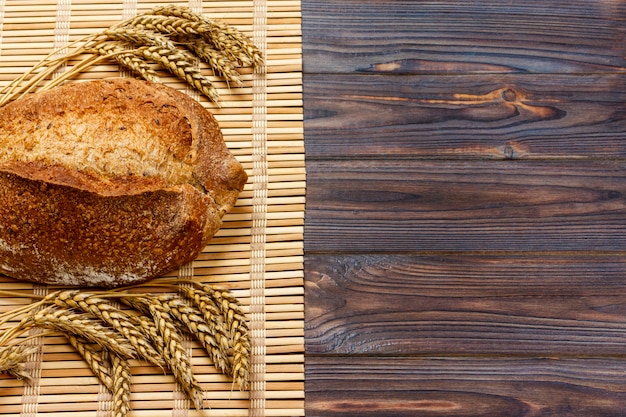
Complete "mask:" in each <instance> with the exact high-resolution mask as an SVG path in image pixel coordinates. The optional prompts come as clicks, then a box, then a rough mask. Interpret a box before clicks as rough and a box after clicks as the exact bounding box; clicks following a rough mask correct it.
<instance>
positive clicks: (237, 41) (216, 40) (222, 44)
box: [150, 4, 263, 65]
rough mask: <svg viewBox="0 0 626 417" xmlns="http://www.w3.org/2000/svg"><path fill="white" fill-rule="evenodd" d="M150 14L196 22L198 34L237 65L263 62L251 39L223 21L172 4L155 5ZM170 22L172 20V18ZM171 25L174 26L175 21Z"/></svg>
mask: <svg viewBox="0 0 626 417" xmlns="http://www.w3.org/2000/svg"><path fill="white" fill-rule="evenodd" d="M150 14H152V15H157V16H164V17H168V18H170V19H173V18H179V19H183V20H187V21H189V22H194V23H197V24H198V26H197V28H198V29H196V30H197V31H198V34H201V35H204V38H205V39H206V40H207V41H208V42H209V43H211V44H212V45H214V46H215V47H216V48H217V49H219V50H222V51H224V52H225V53H228V54H229V55H230V58H233V60H234V61H235V62H237V63H239V65H260V64H261V63H263V55H262V54H261V51H259V49H258V48H257V47H256V46H255V45H254V44H253V43H252V41H251V40H250V39H249V38H248V37H247V36H245V35H244V34H242V33H241V32H240V31H238V30H237V29H236V28H234V27H232V26H229V25H227V24H225V23H223V22H217V21H214V20H212V19H209V18H207V17H205V16H203V15H201V14H198V13H194V12H193V11H192V10H191V9H190V8H188V7H185V6H178V5H172V4H170V5H166V6H157V7H155V8H153V9H152V10H151V11H150ZM164 21H165V20H164ZM172 22H174V21H173V20H172ZM173 26H176V23H174V24H173Z"/></svg>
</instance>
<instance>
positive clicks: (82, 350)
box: [65, 333, 114, 392]
mask: <svg viewBox="0 0 626 417" xmlns="http://www.w3.org/2000/svg"><path fill="white" fill-rule="evenodd" d="M65 337H66V338H67V340H68V341H69V342H70V344H71V345H72V346H73V347H74V349H76V351H77V352H78V353H79V354H80V355H81V356H82V357H83V359H84V360H85V362H86V363H87V365H88V366H89V368H90V369H91V371H92V372H93V373H94V375H96V376H97V377H98V379H99V380H100V382H102V384H103V385H104V386H105V387H107V389H108V390H109V391H111V392H113V388H114V384H113V378H112V376H111V375H112V372H111V366H110V364H109V363H107V361H106V358H105V356H106V351H104V350H102V348H101V347H100V346H98V345H96V344H95V343H90V342H89V341H88V340H85V339H83V338H82V337H77V336H75V335H73V334H71V333H66V334H65Z"/></svg>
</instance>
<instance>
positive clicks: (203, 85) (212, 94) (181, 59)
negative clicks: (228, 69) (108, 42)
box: [135, 46, 219, 103]
mask: <svg viewBox="0 0 626 417" xmlns="http://www.w3.org/2000/svg"><path fill="white" fill-rule="evenodd" d="M135 52H136V53H137V54H139V55H141V56H143V57H145V58H147V59H152V60H153V61H155V62H158V63H159V64H161V65H162V66H163V67H165V68H166V69H167V70H168V71H170V72H171V73H172V74H174V75H175V76H177V77H178V78H180V79H181V80H183V81H185V82H187V83H188V84H190V85H191V86H193V87H195V88H196V89H198V90H199V91H201V92H202V93H204V94H205V95H206V96H207V97H209V98H210V99H211V100H213V101H215V102H216V103H217V102H219V94H218V93H217V90H216V89H215V86H214V85H213V82H212V81H211V80H210V79H209V78H208V77H205V76H204V75H202V73H201V72H200V70H199V69H198V68H196V66H195V65H194V64H193V57H192V56H190V55H189V54H188V53H184V52H183V51H179V50H175V49H174V50H172V49H169V48H163V47H160V46H142V47H140V48H137V49H135Z"/></svg>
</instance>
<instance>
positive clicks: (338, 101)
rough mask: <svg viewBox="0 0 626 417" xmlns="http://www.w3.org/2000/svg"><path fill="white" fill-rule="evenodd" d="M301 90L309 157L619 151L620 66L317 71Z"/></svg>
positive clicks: (625, 120)
mask: <svg viewBox="0 0 626 417" xmlns="http://www.w3.org/2000/svg"><path fill="white" fill-rule="evenodd" d="M304 96H305V100H306V104H307V105H306V106H305V108H304V110H305V132H306V136H305V137H306V152H307V158H308V159H309V160H314V159H340V158H370V157H376V158H434V159H441V158H456V159H468V158H493V159H519V158H565V157H567V158H624V157H626V147H625V146H623V145H624V143H623V142H624V132H626V74H620V75H615V74H611V75H588V76H582V77H581V76H572V75H542V76H537V75H484V74H483V75H474V76H468V75H463V76H461V75H458V76H449V77H442V76H371V75H370V76H364V75H356V74H351V75H332V76H329V75H328V74H322V75H310V76H307V77H306V78H305V80H304Z"/></svg>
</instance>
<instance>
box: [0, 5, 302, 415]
mask: <svg viewBox="0 0 626 417" xmlns="http://www.w3.org/2000/svg"><path fill="white" fill-rule="evenodd" d="M163 4H177V5H183V6H188V7H190V8H191V9H192V10H193V11H195V12H200V13H204V14H206V15H207V16H209V17H211V18H213V19H218V20H221V21H224V22H226V23H228V24H230V25H233V26H235V27H236V28H238V29H239V30H241V31H242V32H243V33H245V34H247V35H248V36H250V37H251V38H252V39H253V41H254V42H255V44H256V45H257V46H258V47H259V48H260V49H261V51H262V52H263V53H264V55H265V64H264V65H263V66H261V67H259V68H257V69H255V70H243V76H242V78H243V81H244V85H243V86H242V87H232V88H229V86H228V85H227V84H226V83H224V82H221V81H216V83H217V85H218V87H219V93H220V96H221V107H219V108H218V107H216V106H215V104H213V103H210V102H208V101H207V99H206V97H204V96H202V95H201V94H198V93H197V92H196V91H194V90H190V89H189V88H188V87H186V86H185V85H184V84H182V83H181V82H179V81H177V80H176V79H174V78H172V77H171V76H168V75H167V73H165V72H163V73H160V76H161V80H162V81H163V82H164V83H165V84H167V85H170V86H172V87H174V88H177V89H179V90H181V91H184V92H186V93H187V94H190V95H191V96H192V97H194V98H195V99H197V100H198V101H199V102H201V103H202V104H203V105H204V106H205V107H206V108H208V109H210V110H211V111H212V112H213V113H214V114H215V116H216V118H217V120H218V122H219V123H220V126H221V128H222V131H223V134H224V138H225V140H226V142H227V144H228V146H229V148H230V149H231V150H232V151H233V153H234V154H235V155H236V157H237V158H238V159H239V161H241V162H242V164H243V165H244V168H245V169H246V171H247V172H248V175H249V177H250V179H249V181H248V184H247V186H246V188H245V190H244V191H243V192H242V194H241V195H240V198H239V201H238V203H237V205H236V207H235V208H234V209H233V210H232V212H230V213H228V214H227V215H226V216H225V218H224V225H223V227H222V229H221V230H220V231H219V232H218V234H217V235H216V236H215V237H214V238H213V240H212V241H211V242H210V244H209V245H208V246H207V247H206V248H205V250H204V251H203V252H202V254H201V255H200V256H199V257H198V259H197V260H196V261H194V262H193V263H192V264H190V265H186V266H185V267H183V268H181V269H180V270H179V271H175V272H173V273H172V274H170V275H169V276H170V277H172V276H179V277H182V278H186V277H193V278H194V279H195V280H197V281H201V282H205V283H210V284H214V285H216V286H221V287H226V288H229V289H231V290H232V291H233V293H234V295H235V296H236V297H238V298H239V299H240V300H241V302H242V304H243V305H244V309H245V311H246V313H247V314H248V318H249V325H250V331H251V341H252V346H253V352H252V365H253V366H252V373H251V389H250V391H249V392H240V391H238V390H236V389H234V390H233V387H232V385H231V382H230V381H229V380H228V379H227V378H226V377H224V376H223V375H222V374H220V373H219V372H218V371H217V370H216V369H215V368H214V367H213V365H212V363H211V362H210V360H209V359H208V357H207V355H206V352H205V351H204V350H203V349H202V347H201V346H200V345H199V344H197V343H196V342H195V341H192V340H187V341H186V343H187V348H188V351H189V352H190V353H191V355H192V364H193V366H194V371H195V373H196V375H197V377H198V380H199V381H200V382H201V384H202V386H203V388H204V389H205V391H206V398H207V400H206V401H205V404H206V406H207V407H210V408H207V409H206V410H203V411H201V412H200V411H196V410H195V409H193V407H192V406H191V404H190V403H189V402H188V401H187V400H186V398H185V396H184V394H183V393H182V391H181V390H180V387H178V386H177V384H176V383H175V381H174V379H173V377H172V376H171V375H169V374H164V373H163V371H162V370H160V369H158V368H156V367H153V366H150V365H148V364H147V363H145V362H142V361H131V365H132V368H131V373H132V395H131V406H132V408H133V411H132V412H131V414H130V415H131V416H136V417H140V416H150V417H159V416H176V417H183V416H203V415H206V416H302V415H304V336H303V334H304V330H303V328H304V306H303V302H304V300H303V295H304V289H303V242H302V239H303V222H304V191H305V185H306V177H305V166H304V143H303V127H302V76H301V62H302V60H301V51H302V49H301V31H300V29H301V13H300V1H299V0H224V1H200V0H185V1H176V0H171V1H164V2H157V1H144V0H0V88H1V87H3V86H5V85H6V84H8V83H9V82H10V81H11V80H13V79H14V78H16V77H17V76H19V75H20V74H22V73H24V72H25V71H27V70H29V69H30V68H31V67H32V66H33V65H34V64H36V63H37V62H38V61H39V60H41V59H42V58H43V57H45V56H46V55H47V54H49V53H50V52H51V51H52V50H54V49H56V48H60V47H63V46H65V45H66V44H67V43H68V42H71V41H73V40H75V39H78V38H81V37H83V36H85V35H88V34H93V33H98V32H100V31H102V30H104V29H106V28H108V27H109V26H111V25H112V24H115V23H118V22H119V21H121V20H123V19H127V18H129V17H132V16H134V15H136V14H138V13H141V12H145V11H148V10H150V9H152V8H153V7H155V6H158V5H163ZM206 73H207V74H210V71H209V70H206ZM120 75H121V76H130V75H129V74H127V73H126V72H124V71H122V70H120V68H119V67H118V66H116V65H113V64H110V65H109V64H106V65H99V66H97V67H93V68H91V69H90V70H88V71H87V72H84V73H82V74H81V75H80V76H79V77H78V78H77V79H79V80H87V79H100V78H106V77H112V76H120ZM216 80H217V78H216ZM0 289H2V290H11V291H21V292H24V293H27V294H30V293H33V294H35V295H44V294H47V293H48V292H50V291H51V290H52V288H49V287H47V286H44V285H36V284H30V283H25V282H18V281H14V280H12V279H10V278H7V277H3V276H0ZM31 301H32V300H31V299H29V298H19V297H16V298H10V297H2V298H0V313H1V312H4V311H8V310H12V309H14V308H17V307H19V306H22V305H25V304H28V303H30V302H31ZM31 343H33V344H35V345H36V346H39V347H40V349H39V351H38V353H36V354H34V355H32V356H31V357H30V358H29V362H28V363H27V367H28V369H29V370H30V372H31V373H32V374H33V375H34V377H35V380H34V383H33V384H32V385H31V386H25V385H24V384H23V383H22V382H20V381H18V380H16V379H13V378H11V377H8V376H4V375H0V417H9V416H11V417H34V416H43V415H45V416H49V417H65V416H85V417H88V416H95V417H105V416H109V415H111V397H110V395H109V393H108V391H107V390H106V388H103V387H102V386H101V385H100V384H99V382H98V380H97V378H96V377H95V376H94V375H93V374H92V373H91V371H90V370H89V368H88V367H87V365H86V364H85V363H84V362H83V361H82V359H81V357H80V356H79V355H78V354H77V353H76V352H75V351H74V350H73V348H72V347H71V346H70V345H69V344H68V343H67V341H66V340H65V339H64V338H62V337H60V336H59V337H54V336H46V337H41V336H40V337H35V338H34V339H33V341H32V342H31Z"/></svg>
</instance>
